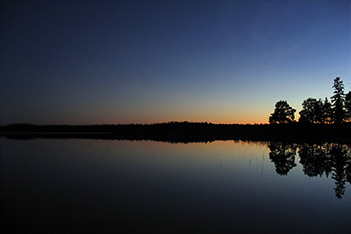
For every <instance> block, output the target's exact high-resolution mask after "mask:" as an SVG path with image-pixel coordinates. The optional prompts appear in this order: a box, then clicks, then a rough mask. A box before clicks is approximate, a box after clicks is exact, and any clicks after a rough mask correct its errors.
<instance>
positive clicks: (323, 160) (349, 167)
mask: <svg viewBox="0 0 351 234" xmlns="http://www.w3.org/2000/svg"><path fill="white" fill-rule="evenodd" d="M268 147H269V149H270V151H271V152H270V153H269V158H270V159H271V160H272V162H273V163H274V164H275V167H276V171H277V173H278V174H280V175H287V174H288V172H289V171H290V170H291V169H292V168H293V167H295V166H296V164H295V162H294V159H295V155H296V149H297V148H298V149H299V150H298V153H299V156H300V163H301V165H302V166H303V172H304V173H305V174H306V175H308V176H309V177H314V176H323V175H325V176H326V177H329V176H330V175H331V178H332V179H333V180H334V181H335V188H334V190H335V196H336V197H337V198H341V197H342V196H343V195H344V194H345V189H346V182H349V183H350V184H351V150H350V147H349V146H347V145H342V144H330V143H326V144H299V145H298V146H297V145H295V144H287V143H278V142H271V143H269V144H268Z"/></svg>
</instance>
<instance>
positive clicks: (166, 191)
mask: <svg viewBox="0 0 351 234" xmlns="http://www.w3.org/2000/svg"><path fill="white" fill-rule="evenodd" d="M0 141H1V145H0V146H1V148H0V150H1V151H0V152H1V220H2V225H1V226H2V227H1V229H2V233H36V234H38V233H88V232H89V233H146V232H150V233H171V232H172V233H173V232H174V233H351V225H350V218H351V188H350V180H351V179H350V176H351V153H350V146H348V145H341V144H293V143H279V142H244V141H214V142H211V143H189V144H180V143H179V144H171V143H167V142H154V141H118V140H84V139H34V140H11V139H6V138H1V139H0Z"/></svg>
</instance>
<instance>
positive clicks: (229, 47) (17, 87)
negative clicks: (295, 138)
mask: <svg viewBox="0 0 351 234" xmlns="http://www.w3.org/2000/svg"><path fill="white" fill-rule="evenodd" d="M0 40H1V43H0V44H1V51H0V53H1V60H0V66H1V78H0V79H1V80H0V85H1V86H0V87H1V88H0V89H1V90H0V91H1V92H0V124H2V125H5V124H10V123H33V124H126V123H156V122H169V121H191V122H205V121H207V122H212V123H268V118H269V115H270V113H272V112H273V111H274V105H275V103H276V102H277V101H279V100H287V101H288V103H289V104H290V105H291V106H292V107H293V108H295V109H297V113H298V112H299V110H301V108H302V106H301V104H302V102H303V100H305V99H307V98H309V97H315V98H322V99H324V98H325V97H331V96H332V95H333V94H332V93H333V88H332V85H333V80H334V78H335V77H341V80H342V81H343V82H344V86H345V92H348V91H349V90H350V89H351V2H350V1H347V0H345V1H341V0H340V1H339V0H336V1H335V0H334V1H317V0H310V1H308V0H307V1H243V0H239V1H213V0H210V1H205V0H201V1H200V0H192V1H167V0H166V1H97V0H96V1H93V0H89V1H78V0H73V1H2V3H1V34H0ZM296 117H298V115H296Z"/></svg>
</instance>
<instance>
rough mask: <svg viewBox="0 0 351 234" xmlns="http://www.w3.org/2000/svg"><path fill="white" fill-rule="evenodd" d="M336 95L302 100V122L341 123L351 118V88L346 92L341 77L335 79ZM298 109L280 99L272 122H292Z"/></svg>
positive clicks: (270, 118) (271, 117) (300, 119)
mask: <svg viewBox="0 0 351 234" xmlns="http://www.w3.org/2000/svg"><path fill="white" fill-rule="evenodd" d="M332 87H333V88H334V95H333V96H332V97H331V98H330V99H331V102H330V101H329V100H328V98H327V97H326V98H325V99H324V101H322V99H321V98H319V99H318V100H317V99H316V98H311V97H310V98H308V99H306V100H304V101H303V102H302V110H301V111H300V112H299V114H300V118H299V122H300V123H308V124H311V123H317V124H331V123H335V124H340V123H344V122H349V121H350V120H351V90H350V91H349V92H348V93H347V94H345V93H344V84H343V81H342V80H340V77H336V78H335V79H334V85H333V86H332ZM295 112H296V110H295V109H294V108H292V107H291V106H290V105H289V104H288V102H287V101H285V100H280V101H278V102H277V103H276V104H275V109H274V112H273V113H271V116H270V117H269V123H270V124H281V123H292V122H294V121H295Z"/></svg>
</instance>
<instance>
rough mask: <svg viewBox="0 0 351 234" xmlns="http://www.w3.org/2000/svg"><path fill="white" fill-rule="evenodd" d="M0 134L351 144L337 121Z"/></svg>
mask: <svg viewBox="0 0 351 234" xmlns="http://www.w3.org/2000/svg"><path fill="white" fill-rule="evenodd" d="M0 136H1V137H6V138H11V139H36V138H53V139H65V138H78V139H110V140H154V141H166V142H171V143H190V142H212V141H215V140H244V141H247V140H248V141H281V142H282V141H285V142H335V143H346V144H351V122H345V123H339V124H307V123H299V122H292V123H287V124H212V123H207V122H204V123H203V122H201V123H199V122H186V121H185V122H168V123H155V124H118V125H34V124H10V125H6V126H0Z"/></svg>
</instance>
